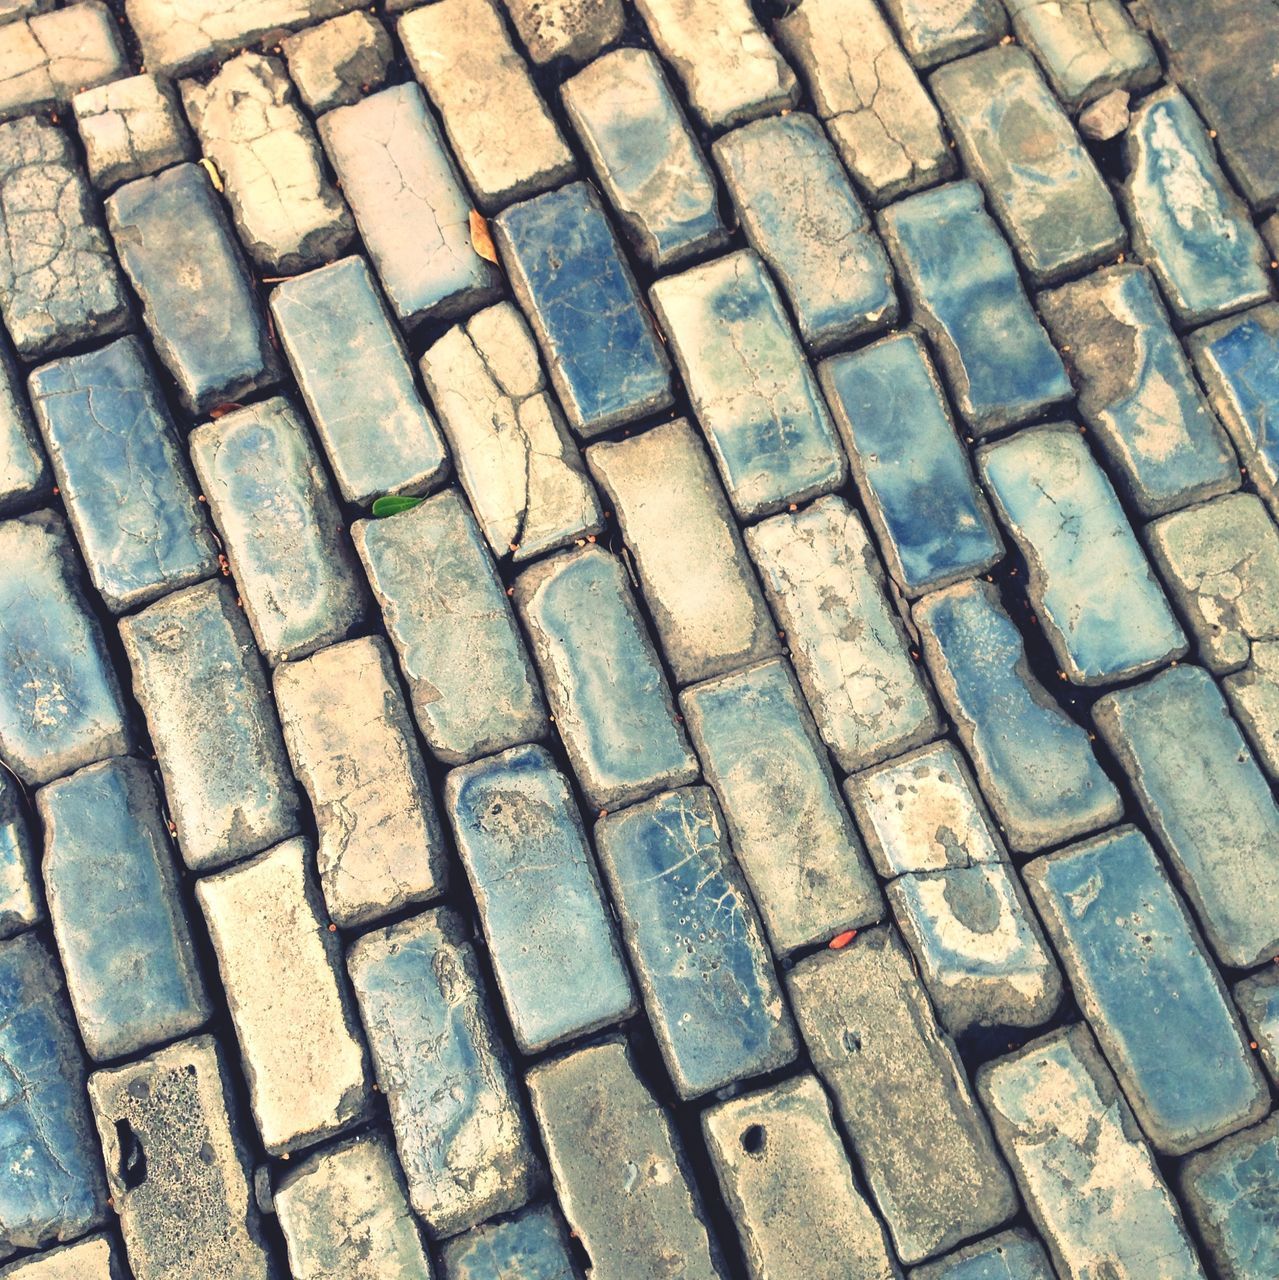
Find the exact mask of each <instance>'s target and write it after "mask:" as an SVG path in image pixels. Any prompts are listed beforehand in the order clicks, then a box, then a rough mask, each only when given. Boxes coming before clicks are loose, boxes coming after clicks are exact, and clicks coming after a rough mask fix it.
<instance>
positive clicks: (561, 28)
mask: <svg viewBox="0 0 1279 1280" xmlns="http://www.w3.org/2000/svg"><path fill="white" fill-rule="evenodd" d="M503 3H504V5H505V7H506V12H507V13H508V14H509V15H510V18H511V21H512V22H513V23H514V24H515V30H516V31H517V32H518V33H519V37H520V40H521V42H522V43H523V45H524V49H525V52H526V53H527V54H528V56H529V57H530V58H532V60H533V61H534V62H535V63H537V64H538V65H539V66H544V65H546V64H547V63H555V62H558V61H559V60H560V59H563V60H564V61H565V62H566V63H569V64H575V65H579V66H580V65H581V64H582V63H583V62H589V61H590V59H592V58H593V57H595V55H596V54H597V53H599V52H600V50H601V49H603V48H605V47H606V46H607V45H610V44H612V43H613V42H614V41H615V40H616V39H617V38H618V37H619V36H620V35H621V34H622V27H623V25H624V24H625V22H626V14H625V13H624V11H623V9H622V4H621V0H503Z"/></svg>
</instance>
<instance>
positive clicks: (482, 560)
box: [351, 489, 547, 764]
mask: <svg viewBox="0 0 1279 1280" xmlns="http://www.w3.org/2000/svg"><path fill="white" fill-rule="evenodd" d="M351 532H352V534H353V535H354V538H355V546H356V549H357V550H358V551H359V553H360V559H361V560H363V562H364V569H365V572H366V573H367V574H368V576H369V581H370V582H371V583H372V585H373V594H374V595H375V596H376V597H377V602H378V604H379V606H380V607H381V610H382V618H383V621H384V622H385V623H386V630H387V634H388V635H389V636H390V638H391V643H392V644H393V645H394V646H395V651H396V655H397V656H398V658H399V660H400V670H401V672H402V674H403V676H404V679H405V681H406V683H407V684H408V687H409V699H410V701H411V703H412V706H413V714H414V716H415V718H416V719H417V722H418V727H419V728H420V729H421V730H422V733H423V736H424V737H425V738H426V742H427V745H428V746H429V747H430V748H431V751H432V752H433V753H434V755H435V756H436V758H437V759H439V760H442V761H444V763H445V764H462V763H464V762H465V761H467V760H473V759H474V758H475V757H476V756H482V755H489V754H491V753H492V752H494V751H501V750H502V749H503V748H504V747H510V746H514V745H515V744H517V743H520V742H529V741H532V740H533V739H535V738H540V737H542V736H543V735H544V734H545V732H546V728H547V724H546V709H545V706H544V705H543V702H542V693H541V690H540V689H539V688H538V684H537V678H536V677H535V676H534V674H533V668H532V665H531V663H530V662H529V657H528V653H527V652H526V650H525V648H524V642H523V640H521V639H520V632H519V628H518V626H517V625H516V622H515V615H514V614H513V613H512V612H511V604H510V601H509V600H507V598H506V593H505V591H504V590H503V587H502V584H501V582H500V581H499V580H498V577H497V572H496V570H495V569H494V567H493V561H492V559H491V558H490V557H489V554H488V551H487V550H486V549H485V546H484V542H483V539H482V537H481V535H480V531H479V529H478V528H477V527H476V524H475V519H474V517H473V516H472V515H471V513H470V511H469V510H468V509H467V506H466V503H465V502H464V501H463V500H462V498H461V496H460V495H459V494H458V492H457V491H456V490H455V489H447V490H445V491H444V492H443V493H439V494H436V496H435V497H433V498H429V499H427V501H426V502H424V503H422V505H421V506H419V507H416V508H415V509H414V510H412V511H404V512H401V513H400V514H399V515H394V516H390V517H387V518H384V519H381V520H359V521H357V522H356V523H355V525H354V526H353V527H352V530H351Z"/></svg>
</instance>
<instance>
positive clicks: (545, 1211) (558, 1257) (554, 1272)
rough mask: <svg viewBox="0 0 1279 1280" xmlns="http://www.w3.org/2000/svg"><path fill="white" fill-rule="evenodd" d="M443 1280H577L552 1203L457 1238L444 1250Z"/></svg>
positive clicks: (578, 1275)
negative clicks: (498, 1278) (501, 1279)
mask: <svg viewBox="0 0 1279 1280" xmlns="http://www.w3.org/2000/svg"><path fill="white" fill-rule="evenodd" d="M440 1275H441V1278H442V1280H492V1277H494V1276H502V1277H509V1278H510V1280H579V1277H580V1276H581V1272H580V1271H578V1269H577V1264H576V1263H575V1262H574V1261H573V1255H572V1252H571V1251H570V1248H569V1240H568V1235H567V1233H566V1232H565V1230H564V1225H563V1223H562V1222H561V1221H560V1216H559V1214H558V1213H556V1211H555V1210H554V1209H552V1208H551V1207H550V1206H549V1205H534V1206H533V1207H532V1208H529V1209H524V1210H522V1211H521V1212H520V1213H518V1214H516V1215H515V1216H514V1217H512V1218H506V1219H504V1220H502V1221H498V1222H488V1223H485V1224H484V1225H483V1226H479V1227H476V1228H475V1229H474V1230H472V1231H467V1232H464V1233H463V1234H462V1235H460V1236H454V1237H453V1238H452V1239H451V1240H447V1241H445V1243H444V1246H443V1248H442V1249H441V1250H440Z"/></svg>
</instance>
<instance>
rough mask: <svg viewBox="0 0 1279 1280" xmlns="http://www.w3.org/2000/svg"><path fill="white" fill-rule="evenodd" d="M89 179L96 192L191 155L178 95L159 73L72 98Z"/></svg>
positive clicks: (129, 79)
mask: <svg viewBox="0 0 1279 1280" xmlns="http://www.w3.org/2000/svg"><path fill="white" fill-rule="evenodd" d="M71 106H72V109H73V110H74V111H75V118H76V125H77V126H78V128H79V131H80V141H81V142H82V143H83V144H84V156H85V161H86V163H87V165H88V169H89V177H90V178H91V179H92V180H93V185H94V186H95V187H97V188H98V190H99V191H110V190H112V189H113V188H115V187H118V186H119V185H120V184H121V183H122V182H132V181H133V179H135V178H144V177H146V176H147V175H148V174H152V173H157V172H159V170H161V169H167V168H168V167H169V166H170V165H174V164H181V163H182V161H184V160H190V159H192V158H193V156H194V154H195V145H194V143H193V142H192V140H191V134H190V131H189V130H188V129H187V125H186V121H185V120H184V119H183V118H182V109H181V107H179V106H178V100H177V95H176V94H175V93H174V92H173V88H172V86H171V85H170V84H169V82H168V81H167V80H161V79H160V78H159V77H158V76H153V75H140V76H127V77H126V78H125V79H123V80H114V81H112V82H111V83H110V84H106V85H101V86H99V87H98V88H96V89H86V90H85V91H84V92H83V93H77V94H76V96H75V97H74V98H72V100H71Z"/></svg>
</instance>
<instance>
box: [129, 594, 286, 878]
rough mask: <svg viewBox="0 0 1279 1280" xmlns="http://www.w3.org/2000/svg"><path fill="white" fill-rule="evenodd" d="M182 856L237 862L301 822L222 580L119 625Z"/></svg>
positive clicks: (264, 695)
mask: <svg viewBox="0 0 1279 1280" xmlns="http://www.w3.org/2000/svg"><path fill="white" fill-rule="evenodd" d="M120 639H121V640H122V641H123V642H124V649H125V653H126V654H127V655H128V657H129V665H130V667H131V668H132V671H133V694H134V697H136V698H137V700H138V702H139V703H140V704H141V706H142V710H143V713H144V714H145V716H146V722H147V729H148V730H149V732H150V737H151V745H152V747H153V749H154V750H155V753H156V758H157V760H158V761H159V765H160V775H161V777H162V778H163V779H164V789H165V796H166V800H167V803H168V809H169V815H170V817H171V818H172V819H173V824H174V826H175V827H176V829H177V831H176V834H177V840H178V848H179V849H180V850H181V852H182V859H183V861H184V862H185V863H186V865H187V866H188V867H189V868H190V869H191V870H193V871H203V870H206V869H208V868H209V867H216V866H221V865H223V864H224V863H227V862H234V861H235V860H236V859H237V858H243V857H246V856H247V855H248V854H250V853H256V852H257V851H258V850H259V849H263V848H265V847H266V846H267V845H271V844H275V843H276V842H277V841H279V840H283V839H284V838H285V837H286V836H290V835H292V834H293V833H294V832H295V831H297V829H298V821H299V815H298V797H297V790H296V787H295V786H294V782H293V777H292V775H291V774H290V773H289V764H288V757H287V755H286V754H285V751H284V742H283V740H282V738H281V737H280V725H279V721H278V720H277V719H276V716H275V708H274V707H273V706H272V705H271V695H270V693H269V691H268V688H267V682H266V676H265V673H264V672H263V670H262V660H261V658H260V657H259V656H258V652H257V648H256V646H255V645H254V643H253V636H252V634H251V633H250V631H249V624H248V623H247V622H246V621H245V619H244V615H243V613H242V612H241V611H240V609H239V608H238V607H237V606H236V603H235V596H234V594H233V593H232V591H231V589H230V587H229V586H227V585H226V584H225V583H222V582H205V583H201V584H200V585H198V586H195V587H188V588H187V589H186V590H185V591H179V592H176V593H175V594H173V595H171V596H166V597H165V598H164V599H163V600H160V601H157V602H156V603H155V604H153V605H150V606H148V607H147V608H146V609H144V610H143V611H142V612H141V613H137V614H134V615H133V616H132V617H130V618H125V619H123V620H122V621H121V623H120Z"/></svg>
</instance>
